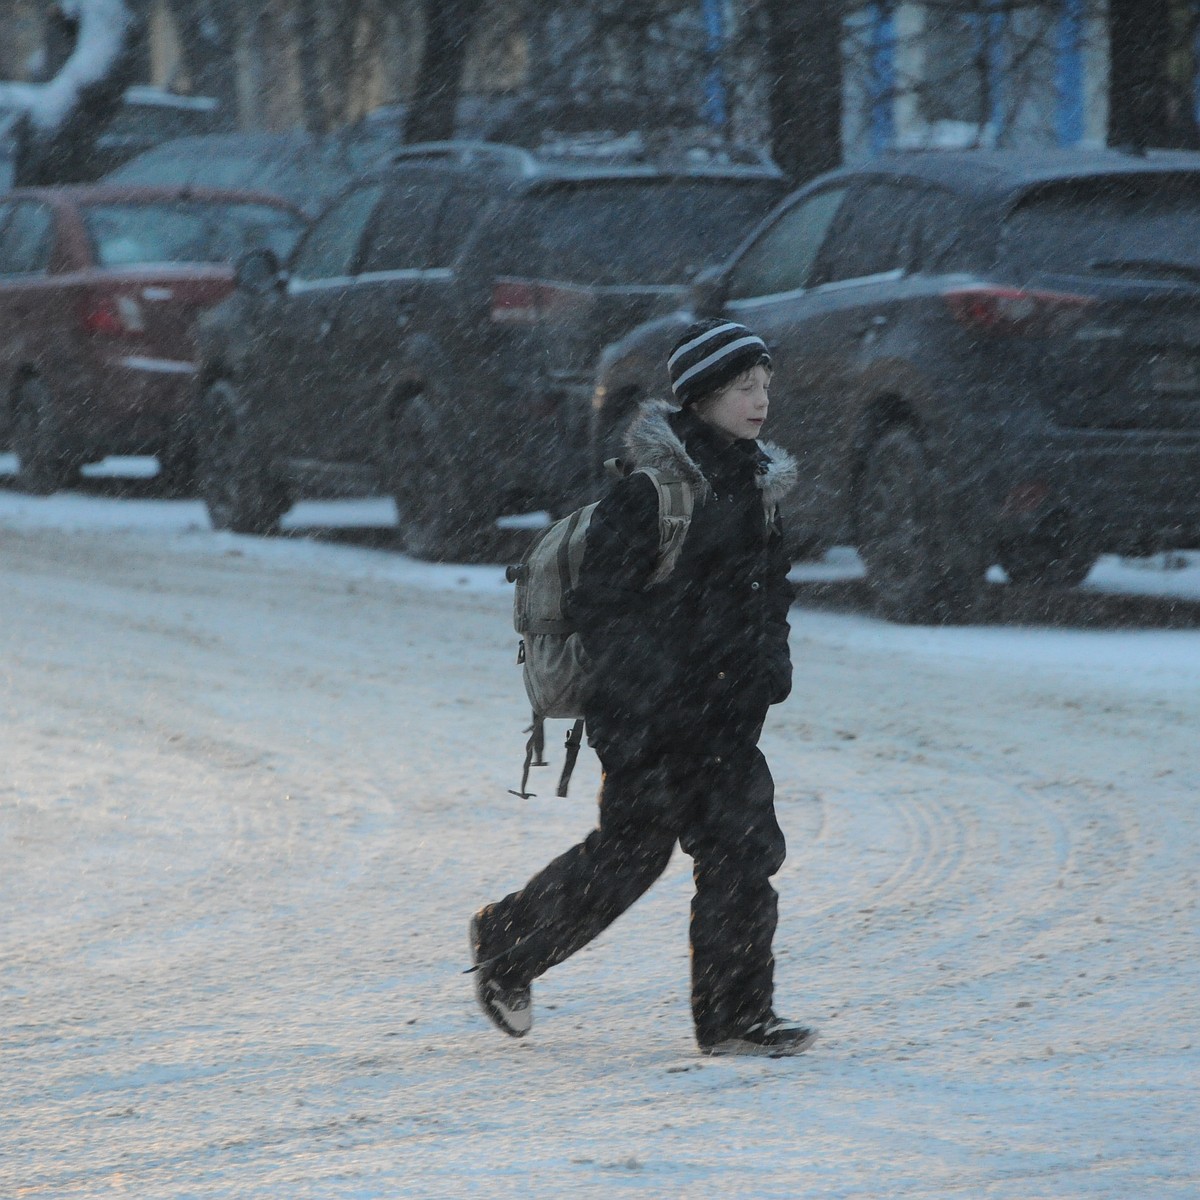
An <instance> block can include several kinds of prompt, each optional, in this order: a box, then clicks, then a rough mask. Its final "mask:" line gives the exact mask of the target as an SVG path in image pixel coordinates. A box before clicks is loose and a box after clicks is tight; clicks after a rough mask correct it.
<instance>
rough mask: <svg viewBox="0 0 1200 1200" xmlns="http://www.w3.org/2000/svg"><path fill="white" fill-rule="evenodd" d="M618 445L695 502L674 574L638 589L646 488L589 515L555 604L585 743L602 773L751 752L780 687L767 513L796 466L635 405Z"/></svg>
mask: <svg viewBox="0 0 1200 1200" xmlns="http://www.w3.org/2000/svg"><path fill="white" fill-rule="evenodd" d="M626 445H627V448H628V450H629V452H630V458H631V461H632V463H633V465H634V466H653V467H659V468H662V469H664V470H666V471H669V472H672V473H673V474H675V475H677V476H680V477H682V478H684V479H686V480H688V481H689V482H690V483H691V484H692V486H693V488H694V490H695V496H696V505H695V510H694V513H693V517H692V523H691V527H690V529H689V531H688V535H687V538H686V540H685V542H684V545H683V550H682V552H681V553H680V556H679V559H678V561H677V563H676V566H675V570H674V571H673V572H672V574H671V576H670V577H669V578H668V579H667V580H666V581H665V582H663V583H660V584H656V585H654V586H653V587H650V588H647V587H646V581H647V579H648V578H649V576H650V574H651V573H652V571H653V569H654V566H655V564H656V561H657V557H658V546H659V536H658V499H657V494H656V492H655V489H654V485H653V484H652V483H651V482H650V480H649V479H648V478H646V477H645V476H644V475H638V474H632V475H629V476H627V477H626V478H624V479H622V480H620V481H619V482H618V483H617V484H616V485H615V486H614V488H613V489H612V491H611V492H610V493H609V494H608V496H606V497H605V498H604V499H603V500H602V501H601V502H600V504H599V505H598V506H597V508H596V511H595V513H594V515H593V516H592V520H591V524H590V525H589V527H588V535H587V543H586V550H585V553H584V559H583V565H582V569H581V574H580V577H579V581H578V585H577V586H576V587H575V588H574V589H573V590H572V591H571V592H569V593H568V595H567V598H566V599H567V610H568V615H569V616H570V618H571V619H572V620H573V621H574V622H575V624H576V626H577V627H578V628H579V630H580V635H581V638H582V640H583V644H584V648H585V650H586V651H587V653H588V656H589V657H590V658H591V660H592V662H593V665H594V678H595V679H596V681H597V682H596V687H595V691H594V693H593V695H592V698H591V702H590V703H589V704H588V706H587V708H586V712H585V716H586V723H587V731H588V739H589V741H590V742H591V744H592V745H593V746H595V748H596V750H597V751H598V753H599V754H600V758H601V761H602V762H604V763H605V765H606V766H608V767H613V766H618V765H621V764H625V763H629V762H632V761H636V760H637V759H639V758H642V757H644V756H646V755H652V754H656V753H662V752H668V751H670V752H676V753H684V754H696V755H710V756H719V755H722V754H728V753H732V752H733V751H735V750H737V749H741V748H744V747H746V746H750V745H753V744H754V743H755V742H756V741H757V739H758V735H759V733H760V731H761V728H762V723H763V720H764V718H765V716H766V712H767V708H768V706H769V705H771V704H776V703H778V702H779V701H781V700H784V699H786V698H787V695H788V693H789V691H790V690H791V674H792V670H791V659H790V655H789V650H788V620H787V614H788V609H789V607H790V604H791V600H792V591H791V587H790V585H789V584H788V582H787V573H788V569H789V565H790V564H789V562H788V559H787V557H786V553H785V550H784V542H783V534H782V529H781V526H780V523H779V519H778V516H775V517H774V518H773V519H772V520H770V521H768V519H767V512H768V511H774V509H775V506H776V504H777V503H778V501H779V499H780V498H781V497H782V496H783V495H785V494H786V493H787V491H788V490H789V489H790V488H791V487H792V486H794V484H795V478H796V465H795V462H794V461H793V459H792V458H791V457H790V456H789V455H788V454H787V453H786V452H784V451H783V450H780V449H778V448H777V447H774V446H771V445H769V444H760V443H759V442H757V441H750V440H740V441H735V442H732V443H729V442H727V441H726V440H724V439H723V438H722V437H721V435H720V434H719V433H718V432H716V431H715V430H713V429H712V428H711V427H710V426H708V425H706V424H705V423H704V422H703V421H701V420H700V419H699V418H697V417H696V416H694V415H693V414H692V413H690V412H687V411H686V410H685V411H683V412H679V411H676V410H674V409H673V408H671V406H669V405H667V404H665V403H663V402H661V401H657V402H651V403H650V404H647V405H644V406H643V408H642V409H641V411H640V412H639V414H638V416H637V417H636V418H635V419H634V422H633V424H632V425H631V426H630V429H629V432H628V434H627V436H626ZM764 501H765V503H764Z"/></svg>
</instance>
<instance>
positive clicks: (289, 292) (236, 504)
mask: <svg viewBox="0 0 1200 1200" xmlns="http://www.w3.org/2000/svg"><path fill="white" fill-rule="evenodd" d="M785 191H786V188H785V186H784V183H783V179H782V176H781V175H780V173H779V172H778V170H777V169H775V168H773V167H771V166H765V165H761V164H759V165H737V164H724V163H718V164H713V163H701V164H695V165H684V166H680V167H677V168H671V167H664V166H662V165H655V166H651V165H646V164H631V163H626V164H621V165H612V164H608V163H605V162H603V161H599V162H582V161H579V160H577V159H563V158H556V159H547V158H545V157H541V156H538V155H535V154H532V153H530V152H528V151H525V150H519V149H516V148H514V147H509V146H497V145H490V144H486V143H460V142H455V143H444V144H433V145H423V146H415V147H410V148H407V149H406V150H404V151H403V152H401V153H400V154H399V155H398V156H397V160H396V161H395V163H394V164H393V165H391V166H389V167H388V168H387V169H385V170H382V171H379V172H377V173H373V174H371V175H368V176H365V177H363V178H362V179H360V180H359V181H357V182H356V183H354V184H353V185H351V187H350V188H349V189H348V190H346V191H345V192H344V193H343V194H342V195H341V196H340V197H339V198H338V199H337V200H335V201H334V202H333V203H332V204H331V205H330V207H329V208H328V209H327V210H326V211H325V213H324V214H323V215H322V217H321V218H320V219H319V220H318V221H317V222H316V223H315V224H314V225H313V227H312V228H311V230H310V231H309V233H308V235H307V236H306V237H305V239H304V240H303V241H302V242H301V243H300V244H299V245H298V246H297V248H296V251H295V253H294V254H293V256H292V258H291V261H290V262H289V263H288V264H287V266H286V268H285V269H280V267H279V264H277V263H276V262H274V261H272V260H271V258H270V255H269V254H261V255H258V256H256V257H252V258H251V259H250V260H248V261H246V262H245V263H243V264H242V269H241V271H240V279H241V287H240V290H239V291H238V292H237V293H235V295H234V296H233V297H231V299H230V301H229V302H228V303H227V304H225V305H223V306H222V307H220V308H218V309H214V310H213V312H212V313H211V314H210V315H209V316H208V317H207V318H206V319H205V320H204V321H203V322H202V324H201V325H200V327H199V329H198V340H199V344H200V362H199V369H198V374H197V380H198V387H199V391H198V393H197V396H196V403H195V421H196V428H197V438H198V443H199V445H200V447H201V468H200V479H201V487H202V491H203V494H204V497H205V499H206V501H207V503H208V507H209V511H210V514H211V516H212V520H213V522H214V524H215V525H216V526H218V527H221V528H230V529H236V530H242V531H267V530H270V529H271V528H273V527H274V525H275V524H276V522H277V520H278V518H279V517H280V515H281V514H282V513H283V511H284V510H285V508H286V507H287V506H288V505H289V504H290V503H291V502H292V501H293V500H296V499H299V498H301V497H304V496H312V495H318V494H319V495H326V496H327V495H337V494H352V493H353V492H358V493H362V492H370V491H378V490H383V491H384V492H385V493H390V494H392V495H393V496H395V498H396V503H397V506H398V509H399V518H400V529H401V537H402V539H403V541H404V543H405V545H406V547H407V548H408V549H409V550H410V551H411V552H413V553H416V554H421V555H424V556H429V557H453V556H463V555H477V554H479V553H482V552H484V550H485V549H486V548H487V546H488V544H489V542H490V536H491V534H492V533H493V532H494V529H495V522H496V520H497V518H499V517H501V516H504V515H506V514H518V513H527V512H530V511H532V510H540V509H550V510H552V511H557V510H560V509H562V508H563V507H564V506H565V505H569V504H571V503H573V502H574V500H575V499H576V497H577V496H578V495H579V494H580V493H581V492H582V491H583V490H584V489H585V487H586V470H585V469H584V467H583V462H584V458H583V449H584V446H585V445H586V436H587V428H588V412H589V409H590V405H591V400H592V384H593V381H594V378H595V361H596V355H597V353H598V351H599V350H600V348H601V347H602V346H604V345H605V344H606V343H608V342H610V341H612V340H613V339H614V338H615V337H619V336H620V335H621V334H622V333H624V332H625V331H626V330H628V329H630V328H632V327H633V326H634V325H636V324H637V323H638V322H639V321H642V320H644V319H645V318H647V317H649V316H651V315H653V314H655V313H661V312H667V311H670V310H672V309H674V308H676V307H677V306H678V305H679V304H680V303H681V302H682V300H683V298H684V296H685V295H686V285H687V282H688V280H689V279H691V278H692V277H693V276H694V275H695V274H696V272H697V270H698V269H699V268H700V267H702V266H704V265H706V264H708V263H711V262H713V261H716V260H717V259H718V258H719V256H721V255H722V254H724V253H727V252H728V247H729V246H730V245H731V244H736V243H737V241H738V240H739V239H740V238H741V237H742V235H743V234H744V232H745V231H746V230H747V229H750V228H753V226H754V225H756V224H757V223H758V222H759V221H760V220H761V219H762V217H763V216H764V215H765V214H766V213H767V212H769V211H770V209H771V208H772V207H773V206H774V205H775V204H776V203H777V202H778V201H779V199H780V198H781V197H782V195H783V194H784V192H785Z"/></svg>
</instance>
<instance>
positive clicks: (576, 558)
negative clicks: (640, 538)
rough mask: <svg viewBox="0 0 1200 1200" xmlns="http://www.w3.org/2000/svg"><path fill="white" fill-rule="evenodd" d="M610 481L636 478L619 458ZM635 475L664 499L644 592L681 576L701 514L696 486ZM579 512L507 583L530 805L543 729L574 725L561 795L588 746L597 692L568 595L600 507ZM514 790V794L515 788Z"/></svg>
mask: <svg viewBox="0 0 1200 1200" xmlns="http://www.w3.org/2000/svg"><path fill="white" fill-rule="evenodd" d="M605 467H606V469H607V470H608V471H609V473H610V474H615V475H617V476H624V475H627V474H630V473H631V472H630V471H629V470H628V469H627V468H626V467H625V465H624V464H623V463H622V462H621V461H620V460H619V459H612V460H610V461H609V462H607V463H605ZM632 473H635V474H642V475H645V476H647V477H648V478H649V479H650V481H651V483H653V484H654V488H655V491H656V492H657V493H658V562H657V564H656V565H655V568H654V571H653V572H652V574H651V575H650V578H649V579H648V580H647V583H646V586H647V587H652V586H654V584H657V583H662V582H663V580H665V579H666V578H667V577H668V576H669V575H670V574H671V572H672V571H673V570H674V569H675V563H676V562H677V560H678V558H679V552H680V550H682V549H683V540H684V538H685V537H686V536H687V531H688V527H689V526H690V524H691V521H692V510H693V508H694V507H695V499H696V498H695V493H694V489H693V488H692V485H691V484H689V483H687V482H686V481H685V480H683V479H681V478H679V477H678V476H676V475H673V474H671V473H670V472H668V471H663V470H661V469H659V468H656V467H640V468H638V470H637V471H636V472H632ZM597 503H599V502H598V501H597V502H595V503H592V504H588V505H585V506H584V507H583V508H580V509H576V511H575V512H573V513H571V514H570V515H569V516H566V517H563V518H562V519H561V520H558V521H555V522H554V524H552V525H551V526H549V527H548V528H547V529H546V530H544V531H543V532H542V533H541V534H539V535H538V537H537V538H536V539H535V541H534V542H533V543H532V544H531V545H530V547H529V549H528V550H527V551H526V552H525V556H524V558H523V559H522V560H521V562H520V563H519V564H518V565H517V566H515V567H509V569H508V573H507V574H508V579H509V581H510V582H512V583H515V584H516V585H517V586H516V594H515V596H514V597H513V627H514V628H515V629H516V631H517V633H519V634H520V635H521V642H520V645H519V647H518V650H517V662H518V663H519V664H520V666H521V667H522V675H523V678H524V681H525V692H526V694H527V695H528V697H529V703H530V705H531V706H532V708H533V723H532V725H531V726H530V728H529V741H528V742H527V743H526V746H525V765H524V768H523V770H522V773H521V789H520V791H516V790H513V795H515V796H521V797H523V798H527V797H529V796H531V795H533V794H534V793H532V792H528V791H526V784H527V783H528V782H529V769H530V767H544V766H546V765H547V764H546V760H545V758H544V757H543V752H544V750H545V723H546V721H547V720H548V719H552V718H566V719H567V720H570V721H573V722H574V724H573V725H572V727H571V730H570V732H568V734H567V741H566V748H567V755H566V762H565V763H564V765H563V770H562V775H561V776H560V778H559V781H558V791H557V794H558V795H559V796H565V795H566V794H567V785H568V784H569V782H570V779H571V772H572V770H573V769H574V767H575V760H576V759H577V758H578V757H579V747H580V745H581V744H582V742H583V708H584V704H585V703H586V701H587V698H588V695H589V694H590V692H591V689H592V684H593V677H592V670H591V664H590V663H589V662H588V658H587V654H586V653H585V652H584V649H583V644H582V642H581V640H580V637H579V634H578V632H577V631H576V629H575V627H574V626H573V625H572V624H571V622H570V621H569V620H568V619H567V617H566V615H565V613H564V612H563V600H564V597H565V595H566V593H567V592H568V591H569V590H570V589H571V588H573V587H574V586H575V584H576V583H577V582H578V581H579V570H580V567H581V566H582V564H583V552H584V547H585V544H586V541H587V531H588V526H589V525H590V523H591V519H592V514H593V513H594V512H595V510H596V504H597ZM510 790H512V789H510Z"/></svg>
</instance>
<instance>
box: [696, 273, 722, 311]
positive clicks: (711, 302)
mask: <svg viewBox="0 0 1200 1200" xmlns="http://www.w3.org/2000/svg"><path fill="white" fill-rule="evenodd" d="M726 291H727V285H726V282H725V271H724V269H723V268H722V267H705V268H704V270H703V271H701V272H700V274H699V275H697V276H696V278H695V279H693V280H692V289H691V302H692V303H691V307H692V312H694V313H695V314H696V316H698V317H715V316H717V315H718V314H719V313H720V311H721V308H722V307H723V305H724V304H725V294H726Z"/></svg>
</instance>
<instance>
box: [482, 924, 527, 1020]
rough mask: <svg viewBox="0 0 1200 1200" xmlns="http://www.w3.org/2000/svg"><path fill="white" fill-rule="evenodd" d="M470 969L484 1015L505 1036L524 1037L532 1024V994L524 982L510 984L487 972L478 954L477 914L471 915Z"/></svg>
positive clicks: (487, 969)
mask: <svg viewBox="0 0 1200 1200" xmlns="http://www.w3.org/2000/svg"><path fill="white" fill-rule="evenodd" d="M470 939H471V962H472V963H473V964H474V965H473V966H472V968H471V970H472V971H473V972H474V974H475V999H476V1000H478V1001H479V1007H480V1008H482V1009H483V1012H484V1015H485V1016H486V1017H487V1019H488V1020H489V1021H491V1023H492V1024H493V1025H495V1026H496V1028H497V1029H502V1030H504V1032H505V1033H507V1034H508V1036H509V1037H524V1036H525V1035H526V1034H527V1033H528V1032H529V1030H530V1029H531V1028H532V1026H533V996H532V994H531V992H530V989H529V987H528V985H526V986H525V987H512V986H510V985H508V984H505V983H503V982H501V980H499V979H498V978H496V976H495V975H493V974H492V973H491V971H490V970H489V967H488V962H487V961H486V960H484V961H481V960H480V957H479V946H480V937H479V918H478V916H474V917H472V918H471V925H470Z"/></svg>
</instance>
